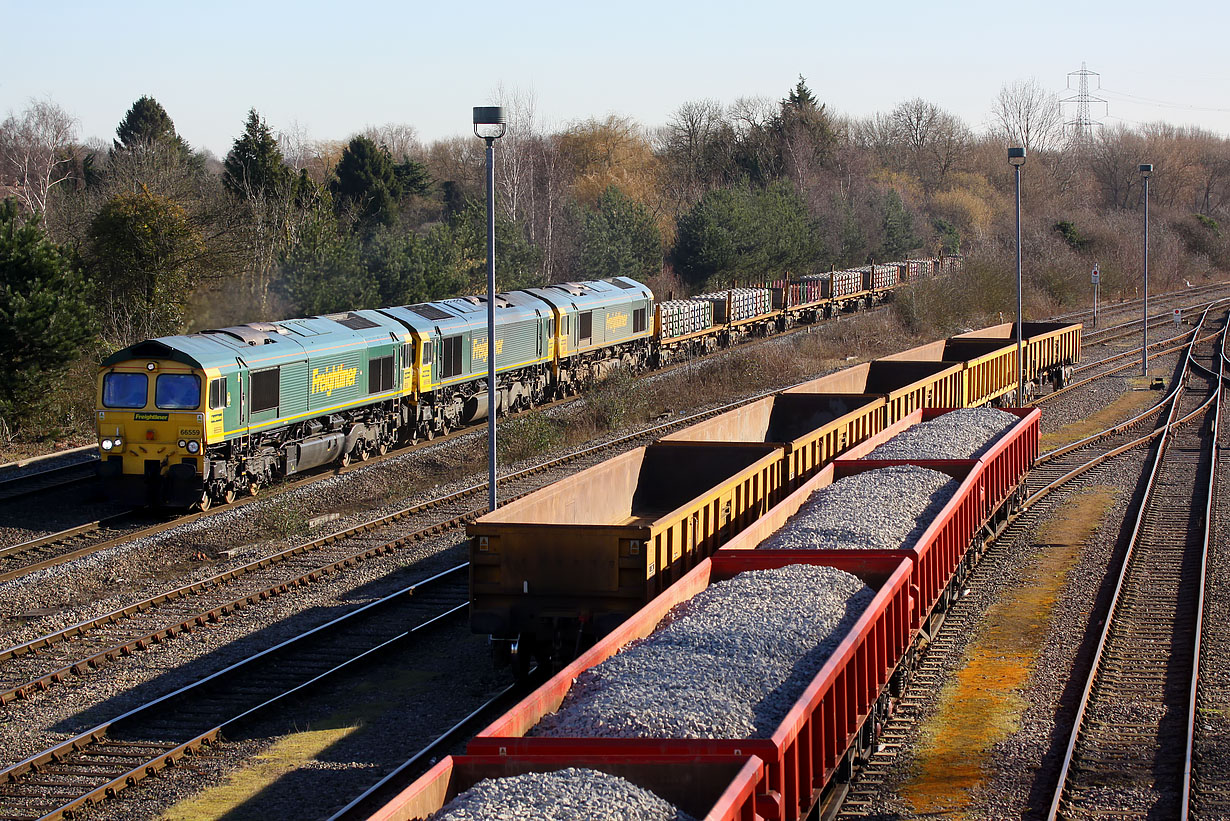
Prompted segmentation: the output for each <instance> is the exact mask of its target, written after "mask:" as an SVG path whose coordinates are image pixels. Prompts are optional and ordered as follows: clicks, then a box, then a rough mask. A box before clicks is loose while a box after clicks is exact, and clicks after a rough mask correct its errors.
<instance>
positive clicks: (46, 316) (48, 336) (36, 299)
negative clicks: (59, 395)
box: [0, 198, 95, 425]
mask: <svg viewBox="0 0 1230 821" xmlns="http://www.w3.org/2000/svg"><path fill="white" fill-rule="evenodd" d="M94 330H95V322H94V305H93V300H92V299H91V296H90V288H89V285H88V283H87V282H86V280H85V278H84V276H83V275H82V274H81V271H80V270H79V269H78V268H77V266H76V265H75V264H74V262H73V260H72V258H71V257H70V255H69V253H68V252H67V251H66V250H65V249H64V248H61V247H60V246H59V245H56V244H55V243H54V242H52V241H51V240H49V239H48V238H47V236H46V234H44V233H43V231H42V229H41V228H40V227H39V220H38V218H37V217H30V218H28V219H24V220H23V219H21V218H20V217H19V209H18V207H17V201H16V200H14V199H11V198H10V199H6V200H4V201H3V202H0V417H3V419H4V420H5V421H7V422H8V423H9V424H10V425H14V424H15V423H19V422H20V421H21V420H22V419H23V418H24V417H26V416H28V415H29V414H30V413H32V412H33V411H34V410H36V409H37V407H38V406H39V404H40V403H42V402H43V401H44V400H45V398H46V395H47V393H48V386H50V385H54V384H56V379H57V377H58V375H59V374H61V373H62V372H63V371H64V369H65V367H66V366H67V365H68V364H69V363H70V362H72V361H73V360H74V359H75V358H76V357H77V356H78V354H79V353H80V352H81V351H82V350H83V348H84V347H85V346H86V345H87V344H88V343H89V341H90V340H91V339H92V338H93V335H94Z"/></svg>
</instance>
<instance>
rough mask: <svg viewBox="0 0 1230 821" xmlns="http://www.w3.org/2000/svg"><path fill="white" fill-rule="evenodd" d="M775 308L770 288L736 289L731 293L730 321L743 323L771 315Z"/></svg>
mask: <svg viewBox="0 0 1230 821" xmlns="http://www.w3.org/2000/svg"><path fill="white" fill-rule="evenodd" d="M772 307H773V298H772V293H771V292H770V291H769V289H768V288H735V289H733V290H731V291H730V321H731V322H742V321H743V320H745V319H751V318H752V317H756V316H763V315H764V314H767V313H769V311H770V310H772Z"/></svg>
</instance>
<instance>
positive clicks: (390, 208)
mask: <svg viewBox="0 0 1230 821" xmlns="http://www.w3.org/2000/svg"><path fill="white" fill-rule="evenodd" d="M334 174H335V177H334V181H333V195H334V198H335V200H334V201H335V204H336V207H337V208H338V210H339V212H345V211H347V210H349V211H351V212H352V213H353V214H354V215H355V217H356V219H357V221H358V223H359V224H360V226H363V227H365V228H367V229H370V228H371V227H374V226H376V225H391V224H392V223H393V220H394V218H395V217H396V216H397V199H398V197H399V196H400V195H401V186H400V184H399V183H398V180H397V170H396V167H395V165H394V163H393V158H392V157H391V156H390V155H389V152H388V151H386V150H385V149H383V148H381V147H379V146H377V145H376V144H375V143H374V142H372V141H371V140H369V139H368V138H367V137H362V136H359V137H355V138H354V139H353V140H351V141H350V144H349V145H347V146H346V149H345V150H344V151H343V152H342V158H341V160H339V161H338V164H337V170H336V171H335V172H334Z"/></svg>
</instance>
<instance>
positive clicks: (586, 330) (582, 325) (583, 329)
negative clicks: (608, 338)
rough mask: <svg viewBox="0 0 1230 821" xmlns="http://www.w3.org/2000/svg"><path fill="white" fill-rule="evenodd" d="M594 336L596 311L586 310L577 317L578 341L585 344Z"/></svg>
mask: <svg viewBox="0 0 1230 821" xmlns="http://www.w3.org/2000/svg"><path fill="white" fill-rule="evenodd" d="M593 338H594V312H593V311H586V312H585V313H583V314H581V315H580V316H578V317H577V343H578V344H581V345H584V344H585V343H587V342H589V341H591V340H592V339H593Z"/></svg>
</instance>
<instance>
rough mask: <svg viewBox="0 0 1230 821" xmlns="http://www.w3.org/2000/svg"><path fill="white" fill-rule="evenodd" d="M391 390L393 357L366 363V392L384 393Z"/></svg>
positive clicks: (380, 358)
mask: <svg viewBox="0 0 1230 821" xmlns="http://www.w3.org/2000/svg"><path fill="white" fill-rule="evenodd" d="M392 389H393V355H392V354H389V355H388V356H381V357H378V358H376V359H372V360H370V361H369V362H368V363H367V392H368V393H384V392H385V391H388V390H392Z"/></svg>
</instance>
